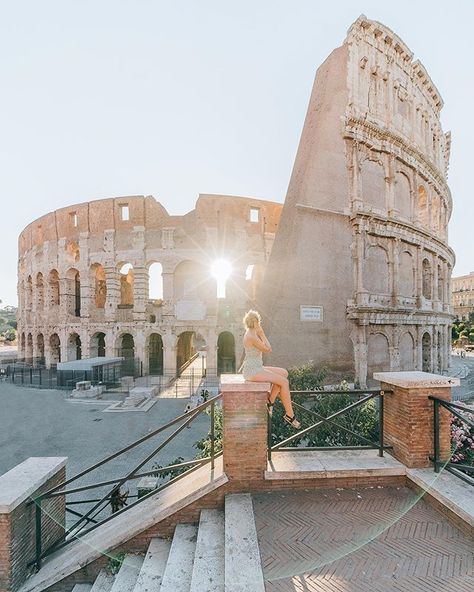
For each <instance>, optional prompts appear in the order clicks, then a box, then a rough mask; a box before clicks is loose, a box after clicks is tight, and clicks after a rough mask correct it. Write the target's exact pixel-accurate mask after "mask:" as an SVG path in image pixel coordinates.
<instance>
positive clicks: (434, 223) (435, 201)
mask: <svg viewBox="0 0 474 592" xmlns="http://www.w3.org/2000/svg"><path fill="white" fill-rule="evenodd" d="M430 210H431V228H432V230H433V231H434V232H439V230H440V216H441V202H440V197H439V195H438V194H437V193H433V194H432V196H431V206H430Z"/></svg>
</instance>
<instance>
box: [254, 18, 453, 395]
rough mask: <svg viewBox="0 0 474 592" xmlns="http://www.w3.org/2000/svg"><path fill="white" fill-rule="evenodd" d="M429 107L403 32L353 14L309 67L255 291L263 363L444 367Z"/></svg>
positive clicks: (439, 203)
mask: <svg viewBox="0 0 474 592" xmlns="http://www.w3.org/2000/svg"><path fill="white" fill-rule="evenodd" d="M442 106H443V101H442V99H441V97H440V94H439V92H438V91H437V89H436V87H435V85H434V83H433V82H432V80H431V79H430V77H429V76H428V74H427V72H426V70H425V68H424V67H423V65H422V64H421V63H420V62H419V61H418V60H416V61H415V60H413V54H412V52H411V51H410V50H409V49H408V47H407V46H406V45H405V44H404V43H403V41H402V40H401V39H400V38H399V37H397V35H395V34H394V33H393V32H392V31H391V30H390V29H388V28H387V27H385V26H384V25H382V24H380V23H378V22H375V21H370V20H368V19H367V18H366V17H365V16H361V17H360V18H359V19H357V21H356V22H354V23H353V25H352V26H351V27H350V29H349V31H348V35H347V38H346V40H345V42H344V43H343V45H342V46H341V47H339V48H337V49H335V50H334V51H333V52H332V53H331V55H330V56H329V57H328V58H327V59H326V61H325V62H324V63H323V64H322V65H321V67H320V68H319V69H318V72H317V74H316V79H315V82H314V87H313V92H312V96H311V99H310V103H309V108H308V112H307V115H306V120H305V123H304V127H303V132H302V136H301V140H300V145H299V148H298V152H297V156H296V161H295V165H294V168H293V173H292V176H291V180H290V184H289V188H288V193H287V197H286V201H285V205H284V208H283V211H282V215H281V220H280V225H279V230H278V233H277V236H276V239H275V243H274V247H273V250H272V253H271V256H270V260H269V263H268V266H267V268H266V273H265V280H264V290H263V294H262V295H261V297H260V301H261V303H262V306H263V307H264V310H265V317H266V322H267V324H268V325H269V328H270V331H269V337H270V340H271V342H272V344H273V354H272V362H273V363H274V364H283V363H284V364H286V365H288V364H290V365H291V364H294V363H297V362H301V361H303V360H306V359H307V358H308V357H311V358H312V359H313V360H314V361H315V362H316V363H317V364H318V365H321V364H325V365H327V366H328V367H332V368H339V370H340V371H341V372H342V373H344V372H346V373H349V374H351V373H352V372H353V371H355V376H356V380H357V381H359V382H360V384H361V385H364V384H365V383H366V380H367V377H369V378H370V377H371V376H372V373H373V372H376V371H379V370H413V369H417V370H425V371H436V372H442V371H444V370H446V369H447V367H448V364H449V350H450V325H451V322H452V314H451V313H452V311H451V305H450V278H451V272H452V268H453V265H454V253H453V251H452V249H450V247H449V246H448V236H447V228H448V221H449V218H450V216H451V211H452V200H451V194H450V191H449V188H448V185H447V182H446V178H447V171H448V163H449V153H450V144H451V141H450V134H449V133H444V132H443V130H442V129H441V124H440V111H441V108H442ZM282 269H283V270H285V273H284V274H283V273H282V272H281V270H282Z"/></svg>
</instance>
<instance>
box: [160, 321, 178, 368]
mask: <svg viewBox="0 0 474 592" xmlns="http://www.w3.org/2000/svg"><path fill="white" fill-rule="evenodd" d="M161 337H162V339H163V376H173V377H174V376H176V344H177V341H178V340H177V337H176V335H175V334H174V333H172V332H171V329H170V328H168V329H167V330H166V333H164V334H163V335H162V336H161Z"/></svg>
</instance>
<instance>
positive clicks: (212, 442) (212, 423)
mask: <svg viewBox="0 0 474 592" xmlns="http://www.w3.org/2000/svg"><path fill="white" fill-rule="evenodd" d="M214 407H215V403H214V401H213V402H212V403H211V471H212V470H214V440H215V427H214Z"/></svg>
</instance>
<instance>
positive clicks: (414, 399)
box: [374, 372, 459, 468]
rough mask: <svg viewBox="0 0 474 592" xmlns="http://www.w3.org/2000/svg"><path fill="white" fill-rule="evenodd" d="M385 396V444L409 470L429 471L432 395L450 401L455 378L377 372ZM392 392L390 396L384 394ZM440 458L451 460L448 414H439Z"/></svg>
mask: <svg viewBox="0 0 474 592" xmlns="http://www.w3.org/2000/svg"><path fill="white" fill-rule="evenodd" d="M374 378H375V380H379V381H380V383H381V385H380V388H381V390H383V391H384V392H385V394H384V436H385V442H386V443H387V444H389V445H392V446H393V456H394V457H395V458H396V459H397V460H399V461H400V462H401V463H403V464H404V465H405V466H406V467H408V468H418V467H430V466H432V463H431V461H430V456H433V454H434V445H433V417H434V414H433V401H431V400H430V399H429V398H428V397H429V396H430V395H433V396H435V397H438V398H440V399H443V400H445V401H450V400H451V387H453V386H458V385H459V379H458V378H448V377H445V376H439V375H433V374H428V373H426V372H376V373H375V374H374ZM387 391H391V392H387ZM439 430H440V432H439V433H440V455H441V458H442V459H448V458H450V456H451V430H450V419H449V412H448V411H447V410H445V409H441V410H440V426H439Z"/></svg>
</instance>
